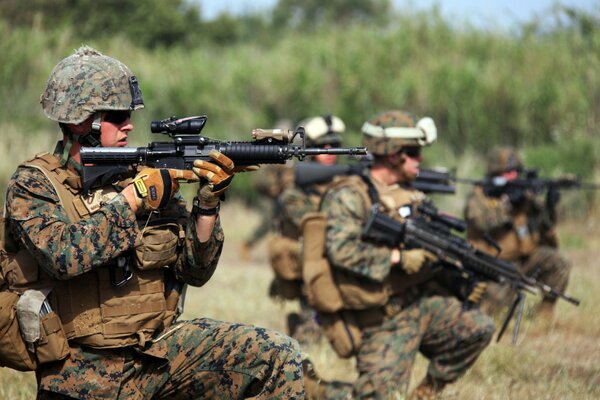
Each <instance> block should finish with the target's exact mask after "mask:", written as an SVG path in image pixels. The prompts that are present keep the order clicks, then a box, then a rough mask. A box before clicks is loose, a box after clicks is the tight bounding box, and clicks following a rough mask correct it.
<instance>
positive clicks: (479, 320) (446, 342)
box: [325, 296, 494, 399]
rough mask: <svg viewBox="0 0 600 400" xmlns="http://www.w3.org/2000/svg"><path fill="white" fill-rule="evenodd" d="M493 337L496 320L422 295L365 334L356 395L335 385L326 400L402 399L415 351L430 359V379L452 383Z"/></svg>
mask: <svg viewBox="0 0 600 400" xmlns="http://www.w3.org/2000/svg"><path fill="white" fill-rule="evenodd" d="M493 333H494V324H493V322H492V321H491V319H490V318H489V317H487V316H486V315H484V314H483V313H481V312H480V311H479V310H476V309H473V310H469V311H466V310H463V309H462V306H461V303H460V302H459V301H458V300H456V299H455V298H452V297H440V296H433V297H423V298H421V299H419V300H417V301H416V302H415V303H413V304H411V305H410V306H408V307H407V308H406V309H404V310H402V311H401V312H400V313H398V314H396V315H395V316H393V317H390V318H388V319H386V320H385V321H384V322H383V323H382V324H381V325H379V326H376V327H369V328H367V329H365V330H364V331H363V333H362V345H361V347H360V350H359V354H358V355H357V368H358V372H359V377H358V380H357V381H356V382H355V383H354V387H353V394H352V395H351V394H350V393H348V387H341V388H340V385H337V387H333V386H331V387H329V388H327V389H326V391H325V393H326V398H328V399H329V398H338V399H346V398H361V399H362V398H370V399H371V398H375V399H395V398H404V396H405V395H406V391H407V389H408V384H409V380H410V374H411V369H412V365H413V363H414V359H415V356H416V355H417V352H421V354H423V355H424V356H425V357H427V358H428V359H429V367H428V369H427V375H428V376H429V377H431V378H433V379H435V380H436V381H437V382H440V383H442V384H445V383H449V382H453V381H455V380H456V379H458V378H459V377H460V376H461V375H463V374H464V373H465V372H466V370H467V369H468V368H469V367H470V366H471V365H473V363H474V362H475V360H476V359H477V357H478V356H479V354H480V353H481V352H482V351H483V349H484V348H485V347H486V346H487V345H488V343H489V342H490V339H491V338H492V335H493Z"/></svg>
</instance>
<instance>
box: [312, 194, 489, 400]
mask: <svg viewBox="0 0 600 400" xmlns="http://www.w3.org/2000/svg"><path fill="white" fill-rule="evenodd" d="M375 186H376V187H377V188H378V190H379V189H381V188H382V185H378V184H376V185H375ZM364 199H365V194H364V193H363V194H361V193H360V188H353V187H342V188H340V189H338V190H332V191H330V192H328V193H327V194H326V196H325V198H324V202H323V208H324V209H325V210H327V242H326V243H327V244H326V249H327V255H328V257H329V259H330V262H331V265H332V268H333V269H334V270H335V269H340V270H344V271H347V272H350V273H352V274H354V275H355V276H356V277H357V278H358V279H359V280H362V281H364V282H366V283H368V282H385V281H386V280H387V279H388V278H390V277H391V276H392V275H394V274H395V273H397V272H399V271H398V270H399V267H398V266H393V265H392V263H391V261H390V249H389V248H386V247H382V246H376V245H374V244H371V243H368V242H364V241H362V240H361V232H362V229H363V226H364V225H365V223H366V221H367V218H368V215H369V208H368V205H367V204H365V201H364ZM387 211H388V214H390V215H395V216H396V217H397V215H398V213H397V212H394V211H393V210H389V209H388V210H387ZM405 276H406V275H405ZM398 298H399V299H401V301H400V302H399V303H397V304H394V300H392V299H390V302H389V303H388V304H387V305H386V306H384V307H383V309H384V317H383V319H382V320H381V322H380V323H378V324H375V325H372V326H366V327H363V329H362V338H361V339H362V343H361V346H360V348H359V350H358V354H357V356H356V357H357V368H358V372H359V378H358V380H357V381H356V382H355V383H354V385H353V388H352V398H383V399H387V398H396V397H400V398H402V397H403V396H405V394H406V390H407V386H408V383H409V379H410V373H411V368H412V364H413V362H414V358H415V355H416V354H417V352H421V353H422V354H423V355H424V356H425V357H427V358H428V359H429V360H430V363H429V367H428V370H427V377H428V378H427V379H429V380H430V381H431V382H435V384H436V385H438V386H443V385H445V384H446V383H449V382H453V381H455V380H456V379H458V378H459V377H460V376H461V375H463V374H464V373H465V371H466V370H467V369H468V368H469V367H470V366H471V365H472V364H473V363H474V362H475V360H476V359H477V357H478V356H479V354H480V353H481V351H482V350H483V349H484V348H485V347H486V346H487V344H488V343H489V341H490V339H491V336H492V334H493V331H494V326H493V323H492V322H491V320H490V319H489V318H488V317H486V316H485V315H484V314H482V313H481V312H480V311H479V310H476V309H473V310H465V309H463V308H462V307H461V304H460V303H459V301H458V300H456V299H455V298H453V297H444V296H440V295H438V294H437V292H436V291H435V289H434V287H433V286H432V287H429V286H428V282H427V281H425V282H422V283H420V284H416V285H414V286H410V287H408V288H407V289H406V292H405V293H404V294H402V295H400V296H399V297H398ZM373 311H374V312H375V311H376V310H373ZM324 386H325V387H324V388H323V394H324V395H325V397H326V398H350V393H349V392H350V388H349V387H348V386H345V387H344V386H342V387H340V385H339V384H338V385H324Z"/></svg>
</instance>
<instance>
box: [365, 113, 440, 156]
mask: <svg viewBox="0 0 600 400" xmlns="http://www.w3.org/2000/svg"><path fill="white" fill-rule="evenodd" d="M362 133H363V145H364V146H366V147H367V149H368V150H369V152H370V153H371V154H374V155H381V156H384V155H388V154H395V153H397V152H398V151H400V149H401V148H402V147H403V146H427V145H429V144H431V143H433V142H434V141H435V140H436V139H437V128H436V127H435V123H434V122H433V120H432V119H431V118H429V117H425V118H422V119H420V120H418V121H417V120H416V119H415V117H414V116H413V115H412V114H410V113H407V112H404V111H398V110H391V111H385V112H382V113H380V114H377V115H375V116H374V117H372V118H371V119H369V120H368V121H367V122H365V123H364V124H363V126H362Z"/></svg>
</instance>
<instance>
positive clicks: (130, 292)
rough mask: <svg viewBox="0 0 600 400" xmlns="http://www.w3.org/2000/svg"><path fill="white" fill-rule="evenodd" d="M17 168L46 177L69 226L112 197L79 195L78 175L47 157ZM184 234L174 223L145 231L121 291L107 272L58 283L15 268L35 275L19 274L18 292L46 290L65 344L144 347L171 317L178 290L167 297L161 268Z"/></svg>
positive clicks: (174, 253) (103, 269)
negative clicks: (33, 169)
mask: <svg viewBox="0 0 600 400" xmlns="http://www.w3.org/2000/svg"><path fill="white" fill-rule="evenodd" d="M21 167H27V168H35V169H37V170H39V171H40V172H42V173H43V174H44V175H45V177H46V178H47V179H48V181H49V182H50V183H51V184H52V186H53V187H54V189H55V191H56V193H57V195H58V197H59V199H60V204H61V206H63V208H64V209H65V211H66V214H67V216H68V218H69V220H70V221H71V222H76V221H79V220H80V219H82V218H85V217H87V216H89V215H91V214H93V213H94V212H96V211H97V210H98V209H100V207H101V206H102V205H103V204H104V203H105V202H106V201H108V200H110V199H111V198H113V197H114V196H116V194H117V193H116V191H115V190H114V189H113V188H110V189H106V188H103V189H100V190H97V191H96V192H94V193H93V194H91V195H89V196H86V195H83V194H82V193H81V183H80V179H79V175H78V174H76V173H75V172H73V171H70V170H69V169H67V168H65V167H63V166H61V164H60V162H59V159H58V157H57V156H55V155H52V154H48V153H43V154H40V155H37V156H36V157H35V158H34V159H32V160H29V161H27V162H25V163H24V164H22V165H21ZM174 226H175V228H174ZM183 232H184V230H183V227H182V226H180V225H178V224H176V223H171V224H168V225H167V227H166V228H165V227H164V226H163V225H158V226H156V227H151V228H149V229H145V230H144V231H143V234H142V239H141V240H140V242H139V243H136V249H135V250H136V251H132V252H131V253H132V254H130V255H129V257H130V258H131V259H135V260H136V262H135V263H134V265H135V267H134V265H132V266H131V271H132V274H133V276H132V278H131V279H130V280H129V281H128V282H127V283H125V284H124V285H123V286H120V287H116V286H115V285H113V284H111V279H110V273H109V271H110V268H109V267H108V266H102V267H99V268H95V269H94V270H92V271H89V272H87V273H84V274H82V275H80V276H77V277H74V278H72V279H68V280H64V281H58V280H55V279H52V278H51V277H50V276H48V275H47V274H46V273H44V271H43V269H42V268H39V267H38V266H37V265H34V266H32V265H22V266H20V267H21V269H22V270H23V271H31V270H32V267H34V268H33V269H35V271H37V274H31V273H30V272H27V273H23V274H22V275H23V276H27V275H29V277H28V278H25V282H23V284H22V285H21V286H22V287H23V288H27V287H40V286H49V287H51V289H52V293H51V295H50V296H49V298H50V303H51V306H52V308H53V310H54V311H56V312H57V313H58V315H59V316H60V320H61V322H62V325H63V328H64V331H65V334H66V337H67V338H68V340H69V341H70V342H73V343H77V344H81V345H86V346H90V347H94V348H114V347H123V346H129V345H136V344H140V345H141V346H143V345H144V343H145V342H146V341H147V340H148V339H149V338H150V337H151V335H152V334H153V333H154V331H155V330H156V329H158V328H161V327H168V326H169V325H170V324H171V323H172V321H173V319H174V318H175V317H176V313H177V309H178V305H179V300H180V299H179V297H180V293H181V291H182V288H181V287H178V288H176V289H177V290H170V291H169V292H168V293H167V292H166V290H165V280H166V278H165V276H166V274H167V272H166V271H165V269H164V268H162V267H165V266H167V265H169V264H171V263H173V262H175V261H176V259H177V251H176V250H177V249H176V247H177V246H178V245H179V244H180V241H181V239H182V233H183ZM140 257H141V258H142V260H140ZM30 260H31V259H30ZM147 260H154V262H150V263H148V262H147ZM143 268H145V269H143Z"/></svg>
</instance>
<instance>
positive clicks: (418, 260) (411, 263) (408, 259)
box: [400, 249, 437, 275]
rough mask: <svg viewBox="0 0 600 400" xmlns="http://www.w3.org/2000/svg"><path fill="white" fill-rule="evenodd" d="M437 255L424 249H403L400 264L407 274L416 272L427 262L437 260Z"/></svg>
mask: <svg viewBox="0 0 600 400" xmlns="http://www.w3.org/2000/svg"><path fill="white" fill-rule="evenodd" d="M435 261H437V257H436V256H435V255H434V254H432V253H431V252H429V251H427V250H424V249H412V250H402V254H401V260H400V266H401V267H402V269H403V270H404V272H406V273H407V274H409V275H410V274H416V273H417V272H419V271H420V270H421V268H422V267H423V265H425V263H427V262H435Z"/></svg>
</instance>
